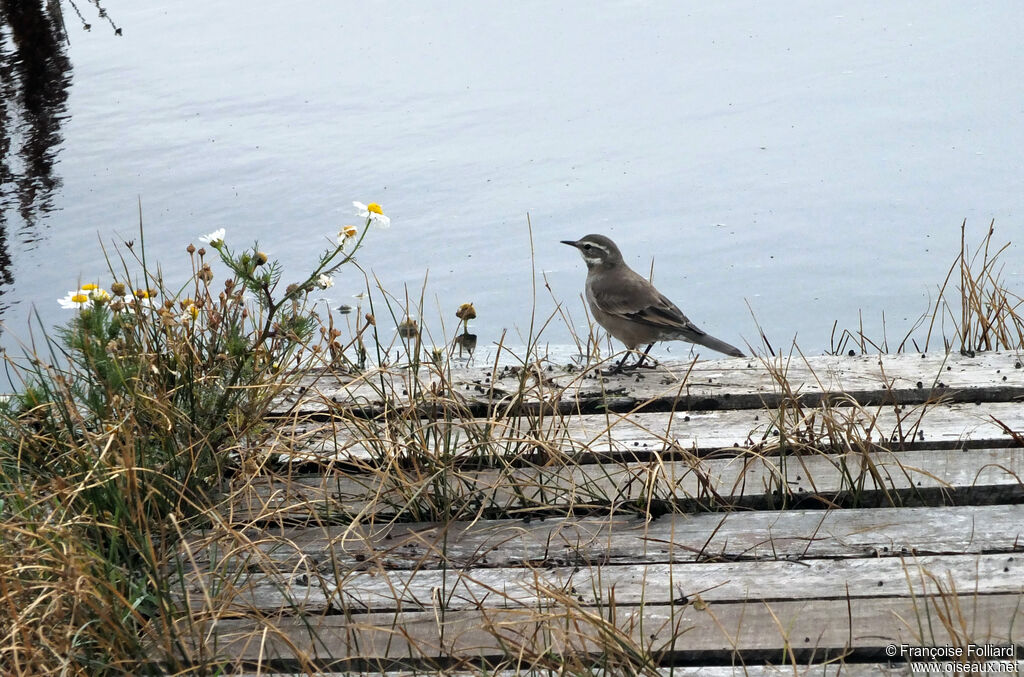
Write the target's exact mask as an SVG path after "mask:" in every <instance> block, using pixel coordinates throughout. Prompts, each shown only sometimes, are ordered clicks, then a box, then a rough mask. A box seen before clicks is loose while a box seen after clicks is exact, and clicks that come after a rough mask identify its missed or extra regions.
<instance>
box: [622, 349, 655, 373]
mask: <svg viewBox="0 0 1024 677" xmlns="http://www.w3.org/2000/svg"><path fill="white" fill-rule="evenodd" d="M653 347H654V344H653V343H648V344H647V350H645V351H644V352H643V354H642V355H641V356H640V359H639V360H637V361H636V364H634V365H633V366H632V367H630V369H639V368H640V365H641V364H643V363H644V360H645V359H647V353H649V352H651V348H653ZM623 359H625V358H623Z"/></svg>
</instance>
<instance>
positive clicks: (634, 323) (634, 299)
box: [562, 235, 744, 370]
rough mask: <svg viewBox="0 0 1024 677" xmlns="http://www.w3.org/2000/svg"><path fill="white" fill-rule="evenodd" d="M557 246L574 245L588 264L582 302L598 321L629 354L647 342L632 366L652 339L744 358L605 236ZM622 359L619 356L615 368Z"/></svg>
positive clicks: (587, 236) (589, 237) (645, 352)
mask: <svg viewBox="0 0 1024 677" xmlns="http://www.w3.org/2000/svg"><path fill="white" fill-rule="evenodd" d="M562 243H563V244H567V245H570V246H572V247H576V249H578V250H579V252H580V254H582V255H583V260H584V261H586V263H587V286H586V289H587V302H588V303H589V305H590V311H591V312H592V313H593V315H594V319H595V320H597V323H598V324H600V325H601V326H602V327H604V328H605V329H606V330H608V333H609V334H611V335H612V336H614V337H615V338H617V339H618V340H620V341H622V342H623V343H624V344H626V348H628V349H629V350H631V351H632V350H636V348H637V347H638V346H641V345H644V344H647V349H646V350H645V351H644V353H643V355H641V357H640V360H639V361H638V362H637V363H636V365H635V366H636V367H639V366H640V365H641V364H642V363H643V361H644V358H646V357H647V353H648V352H649V351H650V350H651V347H652V346H653V345H654V343H655V342H657V341H672V340H681V341H689V342H690V343H696V344H699V345H702V346H705V347H707V348H711V349H712V350H715V351H717V352H720V353H723V354H725V355H729V356H730V357H744V355H743V352H742V351H741V350H739V349H738V348H736V347H734V346H731V345H729V344H728V343H726V342H725V341H722V340H719V339H717V338H715V337H714V336H711V335H710V334H707V333H706V332H704V331H702V330H701V329H700V328H698V327H697V326H696V325H695V324H693V322H691V321H690V320H689V318H688V317H686V315H684V314H683V311H681V310H679V308H678V307H677V306H676V304H674V303H672V302H671V301H669V300H668V299H667V298H666V297H665V295H664V294H662V293H661V292H659V291H658V290H657V289H656V288H655V287H654V285H653V284H651V283H650V282H648V281H647V280H646V279H645V278H644V277H642V276H640V275H638V274H637V273H636V272H635V271H634V270H633V269H632V268H630V267H629V266H628V265H626V262H625V261H623V260H622V253H621V252H620V251H619V248H618V247H616V246H615V243H614V242H612V241H611V240H610V239H609V238H607V237H605V236H604V235H586V236H584V237H582V238H580V239H579V240H575V241H573V240H562ZM625 361H626V358H625V357H623V358H622V362H620V363H619V364H618V366H617V367H616V370H619V369H621V368H622V364H623V362H625Z"/></svg>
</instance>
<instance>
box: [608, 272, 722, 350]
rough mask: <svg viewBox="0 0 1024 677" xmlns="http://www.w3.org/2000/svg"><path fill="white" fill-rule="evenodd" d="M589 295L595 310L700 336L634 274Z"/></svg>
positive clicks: (646, 282) (680, 315)
mask: <svg viewBox="0 0 1024 677" xmlns="http://www.w3.org/2000/svg"><path fill="white" fill-rule="evenodd" d="M630 272H633V271H630ZM593 292H594V298H595V300H596V301H597V305H598V307H599V308H601V310H603V311H604V312H606V313H608V314H609V315H617V316H619V317H625V318H628V319H630V320H633V321H634V322H641V323H643V324H646V325H649V326H652V327H657V328H660V329H666V330H677V331H678V330H683V331H688V332H692V333H693V334H694V335H695V336H703V335H704V332H703V331H701V330H700V329H698V328H697V327H696V326H695V325H694V324H693V323H692V322H690V320H689V318H688V317H686V315H684V314H683V311H681V310H679V308H678V307H677V306H676V304H674V303H672V302H671V301H669V300H668V299H667V298H666V297H665V295H664V294H662V293H661V292H659V291H658V290H657V289H655V288H654V285H652V284H651V283H650V282H648V281H647V280H645V279H644V278H642V277H640V275H637V274H636V273H633V275H628V276H625V279H621V278H620V280H619V284H615V285H610V284H608V285H602V286H601V287H600V288H596V289H594V290H593Z"/></svg>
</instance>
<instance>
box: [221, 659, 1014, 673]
mask: <svg viewBox="0 0 1024 677" xmlns="http://www.w3.org/2000/svg"><path fill="white" fill-rule="evenodd" d="M1008 665H1010V667H1009V668H1007V670H1008V672H1009V673H1010V674H1021V673H1024V661H1009V662H1008ZM940 667H942V666H940ZM1014 667H1015V668H1016V672H1014V671H1013V669H1012V668H1014ZM950 673H951V674H952V670H950ZM375 674H380V676H381V677H480V675H481V671H480V670H472V671H470V670H451V669H447V668H445V669H443V670H442V669H428V668H424V669H423V670H402V671H387V672H381V673H375ZM485 674H486V675H488V677H553V676H554V675H555V674H557V672H555V671H552V670H550V669H537V670H528V669H525V668H524V669H522V670H488V671H487V672H486V673H485ZM586 674H588V675H591V676H592V677H622V671H621V670H619V669H612V670H603V669H600V668H591V669H589V670H588V671H587V673H586ZM642 674H644V675H652V676H653V675H658V677H914V676H915V675H920V674H921V673H920V672H917V673H912V672H911V667H910V665H909V664H907V663H903V664H900V663H852V662H849V661H835V662H831V663H810V664H807V663H804V662H802V661H801V662H797V663H796V664H795V665H794V664H793V663H792V662H790V663H789V664H783V665H759V664H751V663H746V664H744V665H736V666H732V665H700V666H679V665H677V666H673V667H668V668H649V669H648V670H646V671H645V672H644V673H642ZM936 674H942V673H936ZM303 675H305V673H302V675H300V674H299V673H277V672H274V673H268V672H259V673H255V672H243V673H240V674H239V677H303ZM317 675H318V677H356V676H357V675H358V677H365V675H366V673H365V672H363V671H356V672H349V671H346V672H318V673H317Z"/></svg>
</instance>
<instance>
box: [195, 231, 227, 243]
mask: <svg viewBox="0 0 1024 677" xmlns="http://www.w3.org/2000/svg"><path fill="white" fill-rule="evenodd" d="M224 232H225V231H224V229H223V228H218V229H217V230H215V231H213V232H212V233H210V234H209V235H203V236H202V237H200V238H199V241H200V242H207V243H209V245H210V246H211V247H219V246H220V245H222V244H224Z"/></svg>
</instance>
